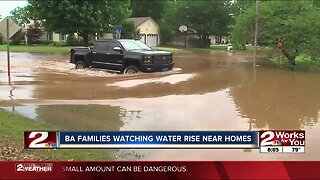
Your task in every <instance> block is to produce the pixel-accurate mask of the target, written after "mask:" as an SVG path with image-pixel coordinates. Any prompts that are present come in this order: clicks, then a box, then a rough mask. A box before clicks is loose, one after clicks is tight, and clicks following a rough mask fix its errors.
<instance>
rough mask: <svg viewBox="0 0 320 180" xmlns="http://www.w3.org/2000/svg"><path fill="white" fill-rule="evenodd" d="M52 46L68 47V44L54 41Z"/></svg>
mask: <svg viewBox="0 0 320 180" xmlns="http://www.w3.org/2000/svg"><path fill="white" fill-rule="evenodd" d="M52 44H53V45H54V46H67V43H66V42H65V41H54V42H53V43H52Z"/></svg>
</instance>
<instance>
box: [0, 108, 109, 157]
mask: <svg viewBox="0 0 320 180" xmlns="http://www.w3.org/2000/svg"><path fill="white" fill-rule="evenodd" d="M26 130H48V131H56V130H58V129H57V128H55V127H54V126H52V125H50V124H46V123H42V122H38V121H34V120H32V119H28V118H25V117H23V116H20V115H18V114H15V113H12V112H7V111H5V110H3V109H1V108H0V160H6V156H9V157H10V156H12V153H11V154H9V155H8V154H7V152H6V151H13V150H14V152H15V154H14V156H16V157H17V160H23V157H33V158H31V160H34V159H36V158H38V157H40V158H41V159H47V160H108V159H110V157H111V156H110V153H111V150H106V149H88V150H87V149H57V150H53V149H48V150H46V149H23V133H24V131H26ZM8 148H9V150H8ZM10 149H11V150H10ZM12 149H13V150H12ZM5 154H7V155H5ZM2 156H4V157H2Z"/></svg>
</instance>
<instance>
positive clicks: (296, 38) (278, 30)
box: [232, 1, 320, 64]
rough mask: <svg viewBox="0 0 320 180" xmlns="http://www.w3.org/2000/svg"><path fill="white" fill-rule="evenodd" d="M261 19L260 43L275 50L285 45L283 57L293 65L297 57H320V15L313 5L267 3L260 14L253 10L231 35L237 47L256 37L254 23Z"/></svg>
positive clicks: (307, 2)
mask: <svg viewBox="0 0 320 180" xmlns="http://www.w3.org/2000/svg"><path fill="white" fill-rule="evenodd" d="M255 16H258V17H259V42H260V44H261V45H268V46H274V47H275V46H276V44H277V42H278V40H279V39H282V40H283V41H284V44H283V50H282V52H283V54H284V56H285V57H286V58H287V59H288V60H289V61H290V62H291V63H292V64H295V59H296V57H297V56H298V55H301V54H307V55H310V56H312V57H319V51H318V49H317V47H319V45H320V37H319V34H320V28H319V27H320V21H319V19H320V11H319V10H318V9H317V8H316V7H315V6H314V4H313V2H312V1H295V2H290V1H264V2H261V3H260V10H259V14H258V15H257V14H256V12H255V7H254V6H252V7H250V8H248V9H247V10H245V12H244V13H243V14H241V15H240V16H239V17H238V18H237V20H236V24H235V26H234V29H233V33H232V40H233V42H234V43H245V42H248V41H251V40H252V37H253V35H254V33H253V31H254V19H255Z"/></svg>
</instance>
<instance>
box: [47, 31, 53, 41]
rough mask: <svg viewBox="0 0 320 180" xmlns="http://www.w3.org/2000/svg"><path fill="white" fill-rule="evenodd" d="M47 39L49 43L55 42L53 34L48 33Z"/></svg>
mask: <svg viewBox="0 0 320 180" xmlns="http://www.w3.org/2000/svg"><path fill="white" fill-rule="evenodd" d="M47 39H48V40H49V41H52V40H53V32H48V34H47Z"/></svg>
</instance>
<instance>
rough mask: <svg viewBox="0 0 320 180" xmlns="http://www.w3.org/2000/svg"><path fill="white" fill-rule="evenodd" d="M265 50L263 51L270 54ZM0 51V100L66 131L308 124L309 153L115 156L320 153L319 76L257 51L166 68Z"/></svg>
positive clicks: (196, 56)
mask: <svg viewBox="0 0 320 180" xmlns="http://www.w3.org/2000/svg"><path fill="white" fill-rule="evenodd" d="M266 55H267V54H266V53H262V54H260V57H264V56H266ZM11 57H12V77H11V80H12V83H11V86H9V85H8V80H7V70H6V53H5V52H0V106H2V107H3V108H4V109H6V110H8V111H15V112H18V113H19V114H22V115H24V116H26V117H29V118H31V119H34V120H35V121H40V122H47V123H49V124H52V125H54V126H56V127H57V128H58V129H60V130H105V131H109V130H112V131H124V130H136V131H139V130H235V131H240V130H244V131H246V130H261V129H304V130H306V153H304V154H298V155H297V154H280V155H277V154H272V155H270V154H260V153H259V151H258V150H119V151H117V153H116V154H117V155H116V156H114V158H115V159H144V160H320V157H319V156H318V150H319V149H320V141H319V140H320V138H319V136H318V134H319V133H320V125H319V122H318V121H319V120H320V93H319V92H320V83H319V82H320V81H319V80H320V73H316V72H302V71H292V70H285V69H278V68H276V67H273V66H270V65H268V64H265V63H262V62H261V61H260V62H258V63H259V66H258V67H256V69H255V71H254V70H253V68H252V62H251V60H252V59H251V57H252V53H251V52H240V53H228V52H199V53H190V52H183V51H181V52H177V53H175V54H174V60H175V62H176V66H175V67H176V68H175V69H174V70H172V71H169V72H162V73H141V74H136V75H119V74H112V73H108V72H105V71H102V70H75V69H74V65H72V64H69V63H68V54H35V53H32V54H31V53H12V56H11Z"/></svg>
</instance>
